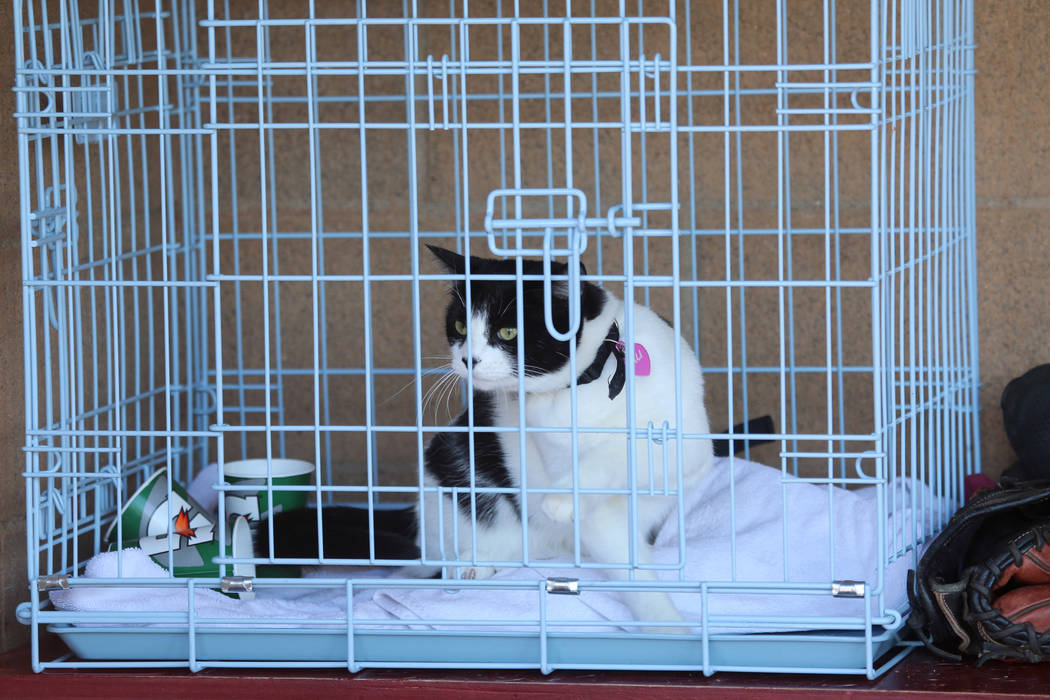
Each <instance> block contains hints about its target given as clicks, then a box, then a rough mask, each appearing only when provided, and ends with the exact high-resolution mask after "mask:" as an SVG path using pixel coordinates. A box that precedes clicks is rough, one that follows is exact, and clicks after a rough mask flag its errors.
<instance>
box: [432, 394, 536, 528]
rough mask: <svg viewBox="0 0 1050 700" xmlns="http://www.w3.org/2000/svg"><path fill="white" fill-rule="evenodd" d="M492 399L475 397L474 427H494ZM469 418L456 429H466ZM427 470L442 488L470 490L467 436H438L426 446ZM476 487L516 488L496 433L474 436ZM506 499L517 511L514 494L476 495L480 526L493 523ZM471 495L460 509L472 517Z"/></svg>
mask: <svg viewBox="0 0 1050 700" xmlns="http://www.w3.org/2000/svg"><path fill="white" fill-rule="evenodd" d="M493 419H494V416H493V407H492V399H491V398H490V397H489V396H488V395H487V394H484V393H481V392H475V394H474V425H480V426H491V425H492V424H493ZM468 422H469V421H468V415H467V412H466V411H464V412H463V413H461V414H460V415H459V417H458V418H457V419H456V421H455V422H454V423H453V425H457V426H462V427H466V426H467V424H468ZM425 459H426V463H425V464H426V470H427V472H428V473H429V474H430V475H431V476H432V477H434V479H435V480H436V481H437V482H438V483H439V484H440V485H441V486H446V487H450V488H451V487H458V488H463V489H469V488H470V474H471V462H470V436H469V434H468V433H466V432H455V433H438V434H437V435H435V436H434V438H433V439H432V440H431V441H430V444H429V445H427V450H426V454H425ZM474 486H475V488H477V487H494V488H514V487H515V486H516V484H515V483H514V481H513V479H511V476H510V472H509V471H508V470H507V466H506V461H505V460H504V458H503V448H502V447H501V446H500V444H499V436H498V435H497V434H496V433H489V432H475V433H474ZM502 498H507V499H508V500H509V501H510V502H511V505H513V506H514V509H515V510H516V511H517V509H518V498H517V496H516V495H514V494H499V493H476V492H475V496H474V503H475V506H474V508H475V512H476V514H477V519H478V522H479V523H486V524H487V523H491V522H492V521H493V520H494V519H495V517H496V512H497V511H498V509H499V502H500V499H502ZM470 502H471V496H470V493H469V492H467V493H461V494H459V508H460V511H461V512H463V513H464V514H467V515H469V514H470V507H471V506H470Z"/></svg>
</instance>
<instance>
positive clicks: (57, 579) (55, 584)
mask: <svg viewBox="0 0 1050 700" xmlns="http://www.w3.org/2000/svg"><path fill="white" fill-rule="evenodd" d="M36 589H37V590H38V591H40V592H41V593H46V592H47V591H68V590H69V577H68V576H37V579H36Z"/></svg>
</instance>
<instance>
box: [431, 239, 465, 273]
mask: <svg viewBox="0 0 1050 700" xmlns="http://www.w3.org/2000/svg"><path fill="white" fill-rule="evenodd" d="M426 245H427V248H430V252H431V253H433V254H434V257H435V258H437V259H438V262H440V263H441V266H442V267H444V268H445V270H446V271H448V272H450V273H452V274H458V275H462V274H463V271H464V270H465V269H466V264H465V263H464V262H463V256H462V255H460V254H459V253H457V252H455V251H452V250H448V249H446V248H441V247H438V246H436V245H430V244H429V243H427V244H426Z"/></svg>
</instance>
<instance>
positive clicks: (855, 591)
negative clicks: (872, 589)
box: [831, 581, 864, 598]
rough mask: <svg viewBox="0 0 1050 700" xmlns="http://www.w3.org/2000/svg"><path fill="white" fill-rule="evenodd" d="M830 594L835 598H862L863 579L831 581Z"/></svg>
mask: <svg viewBox="0 0 1050 700" xmlns="http://www.w3.org/2000/svg"><path fill="white" fill-rule="evenodd" d="M831 595H833V596H835V597H836V598H863V597H864V582H863V581H832V582H831Z"/></svg>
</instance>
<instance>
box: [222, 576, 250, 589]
mask: <svg viewBox="0 0 1050 700" xmlns="http://www.w3.org/2000/svg"><path fill="white" fill-rule="evenodd" d="M219 588H220V589H221V590H222V592H223V593H251V592H252V591H253V590H255V589H254V588H253V586H252V577H251V576H223V577H222V580H220V581H219Z"/></svg>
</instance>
